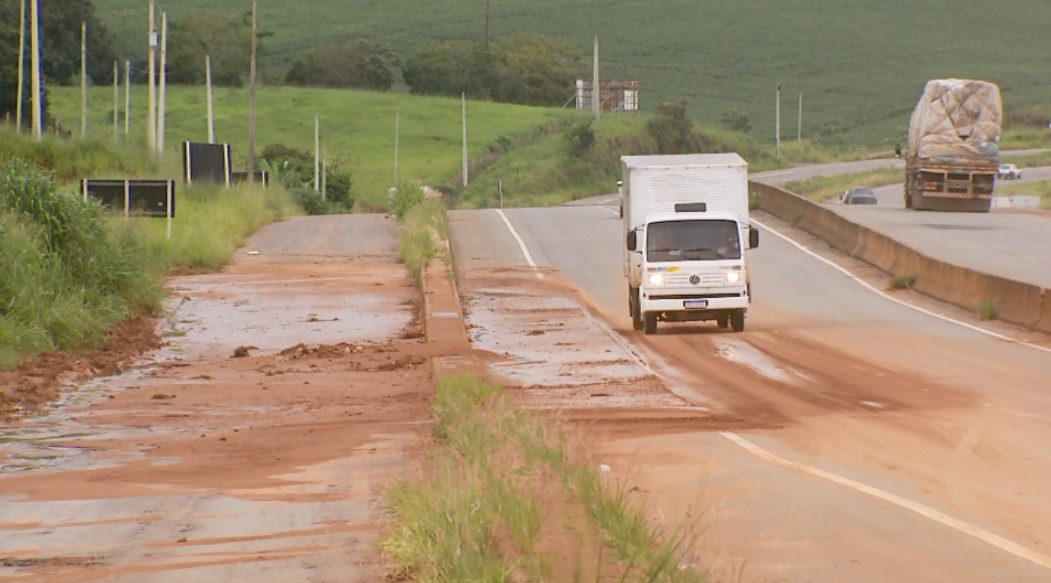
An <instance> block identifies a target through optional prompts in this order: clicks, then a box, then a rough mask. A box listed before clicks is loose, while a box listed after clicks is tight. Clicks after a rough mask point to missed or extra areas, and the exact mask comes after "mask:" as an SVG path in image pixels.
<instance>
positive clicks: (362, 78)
mask: <svg viewBox="0 0 1051 583" xmlns="http://www.w3.org/2000/svg"><path fill="white" fill-rule="evenodd" d="M400 64H401V58H400V57H399V56H398V55H397V54H395V53H394V52H393V51H391V50H390V49H389V48H387V47H384V46H381V45H379V44H377V43H374V42H372V41H368V40H356V41H352V42H350V43H346V44H328V45H322V46H319V47H315V48H313V49H311V50H310V51H309V52H307V53H306V54H305V55H303V56H302V57H300V59H299V60H297V61H296V62H295V63H293V64H292V67H291V68H290V69H289V70H288V74H287V75H285V82H286V83H289V84H291V85H307V86H320V87H354V88H358V89H374V90H383V91H389V90H390V88H391V86H392V85H394V80H395V78H396V77H397V71H398V67H399V66H400Z"/></svg>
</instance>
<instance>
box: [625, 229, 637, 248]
mask: <svg viewBox="0 0 1051 583" xmlns="http://www.w3.org/2000/svg"><path fill="white" fill-rule="evenodd" d="M626 242H627V244H628V251H634V250H635V248H636V247H638V246H639V234H638V233H636V232H635V231H628V237H627V241H626Z"/></svg>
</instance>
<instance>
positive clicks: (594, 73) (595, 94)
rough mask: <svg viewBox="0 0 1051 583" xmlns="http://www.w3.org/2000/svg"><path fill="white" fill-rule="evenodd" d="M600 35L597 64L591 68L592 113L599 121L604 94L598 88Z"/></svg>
mask: <svg viewBox="0 0 1051 583" xmlns="http://www.w3.org/2000/svg"><path fill="white" fill-rule="evenodd" d="M598 82H599V77H598V35H597V34H596V35H595V62H594V63H593V64H592V66H591V111H593V112H594V113H595V119H596V120H597V119H598V118H599V116H600V115H601V113H600V112H601V111H602V103H601V96H602V92H601V91H599V87H598Z"/></svg>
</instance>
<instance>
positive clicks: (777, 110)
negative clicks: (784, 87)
mask: <svg viewBox="0 0 1051 583" xmlns="http://www.w3.org/2000/svg"><path fill="white" fill-rule="evenodd" d="M774 149H775V150H776V151H777V157H778V158H780V157H781V85H780V84H778V85H777V91H776V93H775V94H774Z"/></svg>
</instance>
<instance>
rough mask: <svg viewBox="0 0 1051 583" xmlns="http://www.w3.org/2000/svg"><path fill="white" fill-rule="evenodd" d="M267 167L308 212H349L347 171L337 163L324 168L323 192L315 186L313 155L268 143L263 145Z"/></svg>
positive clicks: (351, 202)
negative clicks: (341, 168) (265, 145)
mask: <svg viewBox="0 0 1051 583" xmlns="http://www.w3.org/2000/svg"><path fill="white" fill-rule="evenodd" d="M263 159H264V160H266V167H267V169H268V170H269V171H270V173H271V176H274V177H275V178H276V180H278V181H279V182H280V183H281V184H282V185H284V187H285V188H287V189H288V190H289V191H290V192H291V193H292V195H293V196H294V197H295V200H296V202H297V203H298V204H299V206H301V207H302V208H303V210H304V211H306V213H307V214H311V215H326V214H334V213H346V212H350V211H352V210H353V208H354V198H353V197H352V196H351V180H350V174H349V173H347V172H343V171H341V170H340V168H339V166H338V165H334V164H333V165H329V166H328V167H327V168H326V171H325V180H324V182H325V188H324V190H325V193H324V196H322V195H321V193H320V192H318V191H316V190H314V157H313V156H311V155H310V154H307V153H306V152H301V151H299V150H296V149H293V148H289V147H287V146H285V145H283V144H270V145H268V146H267V147H266V148H264V149H263Z"/></svg>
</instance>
